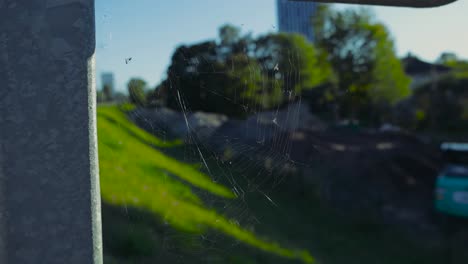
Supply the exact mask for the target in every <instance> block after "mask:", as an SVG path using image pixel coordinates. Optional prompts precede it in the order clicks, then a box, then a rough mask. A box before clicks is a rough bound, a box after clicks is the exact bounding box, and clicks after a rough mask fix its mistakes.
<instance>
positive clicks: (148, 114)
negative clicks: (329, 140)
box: [129, 107, 228, 142]
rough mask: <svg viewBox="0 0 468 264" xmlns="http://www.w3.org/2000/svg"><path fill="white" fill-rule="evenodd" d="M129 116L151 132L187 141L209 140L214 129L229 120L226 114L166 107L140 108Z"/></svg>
mask: <svg viewBox="0 0 468 264" xmlns="http://www.w3.org/2000/svg"><path fill="white" fill-rule="evenodd" d="M129 116H130V118H131V119H132V120H133V121H134V122H135V123H136V124H137V125H138V126H140V127H141V128H143V129H145V130H147V131H149V132H151V133H155V134H157V135H159V136H161V135H165V136H168V137H170V138H181V139H184V141H186V142H189V141H191V140H194V138H197V139H196V140H203V141H205V140H208V139H209V137H211V135H212V134H213V133H214V131H216V129H218V128H219V127H220V126H221V125H222V124H224V123H225V122H226V121H227V120H228V118H227V117H226V116H225V115H220V114H213V113H203V112H195V113H182V112H176V111H174V110H171V109H168V108H164V107H161V108H155V109H146V108H138V109H135V110H134V111H132V112H131V113H130V114H129Z"/></svg>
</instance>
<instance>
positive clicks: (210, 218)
mask: <svg viewBox="0 0 468 264" xmlns="http://www.w3.org/2000/svg"><path fill="white" fill-rule="evenodd" d="M125 109H126V110H129V109H131V106H129V105H126V106H125ZM97 124H98V143H99V145H98V150H99V168H100V180H101V195H102V200H103V202H104V203H105V204H109V205H111V206H116V207H125V208H126V207H132V208H136V209H138V210H143V211H147V212H150V213H151V214H152V215H154V217H155V218H158V219H161V220H163V221H164V222H166V223H168V224H169V225H170V226H172V227H173V228H175V229H177V230H180V231H183V232H188V233H196V234H198V233H204V232H213V231H214V232H220V233H222V234H224V235H226V236H229V237H232V238H233V239H235V240H238V241H241V242H243V243H244V244H246V245H249V246H251V247H253V248H257V249H261V250H263V251H265V252H269V253H272V254H275V255H278V256H282V257H285V258H291V259H296V260H301V261H302V262H305V263H312V262H314V259H313V258H312V257H311V256H310V254H309V253H308V252H307V251H305V250H296V249H286V248H284V247H282V246H280V245H279V244H278V243H275V242H271V241H270V240H268V239H262V238H259V237H258V236H257V235H256V234H254V233H252V232H250V231H248V230H246V229H244V228H242V227H241V226H239V225H237V224H235V222H234V221H231V219H228V218H226V217H225V216H223V215H221V214H220V213H218V212H217V211H216V210H215V209H213V208H208V207H207V206H205V205H204V202H203V200H202V199H201V198H200V197H199V196H198V195H197V194H195V193H196V192H195V191H194V190H197V191H198V192H201V191H202V192H205V193H208V194H210V195H213V196H217V197H221V198H223V199H236V197H235V195H234V193H233V192H232V191H231V190H230V189H229V188H227V187H225V186H223V185H221V184H219V183H216V182H214V181H213V180H212V179H211V178H210V177H208V176H207V175H205V174H204V173H202V172H200V171H198V170H197V169H196V168H195V167H194V166H193V165H192V164H187V163H183V162H180V161H178V160H176V159H174V158H172V157H169V156H168V155H166V154H164V152H163V151H162V149H168V148H174V147H178V146H180V145H181V144H182V143H181V142H180V141H171V142H167V141H163V140H160V139H158V138H156V137H154V136H153V135H151V134H149V133H147V132H145V131H144V130H142V129H140V128H138V127H137V126H135V125H134V124H132V123H131V122H130V121H129V120H128V119H127V118H126V115H125V113H124V112H123V109H119V108H118V107H116V106H100V107H98V110H97ZM104 225H106V222H105V221H104ZM132 234H134V233H132ZM134 235H135V234H134ZM135 236H136V237H137V240H138V237H144V232H142V231H141V230H140V231H139V232H138V233H137V234H136V235H135ZM124 245H125V244H124ZM129 245H133V244H129Z"/></svg>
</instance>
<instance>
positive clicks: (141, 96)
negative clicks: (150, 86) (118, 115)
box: [127, 78, 146, 106]
mask: <svg viewBox="0 0 468 264" xmlns="http://www.w3.org/2000/svg"><path fill="white" fill-rule="evenodd" d="M127 88H128V94H129V96H130V102H131V103H134V104H136V105H139V106H145V105H146V95H145V88H146V82H145V81H144V80H143V79H139V78H132V79H130V81H129V82H128V84H127Z"/></svg>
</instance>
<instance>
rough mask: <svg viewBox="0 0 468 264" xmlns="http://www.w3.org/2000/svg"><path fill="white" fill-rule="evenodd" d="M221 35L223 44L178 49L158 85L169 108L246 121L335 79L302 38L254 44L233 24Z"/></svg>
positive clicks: (267, 38)
mask: <svg viewBox="0 0 468 264" xmlns="http://www.w3.org/2000/svg"><path fill="white" fill-rule="evenodd" d="M219 33H220V36H219V38H220V41H219V42H217V41H215V40H213V41H206V42H202V43H198V44H194V45H190V46H180V47H178V48H177V50H176V51H175V53H174V55H173V56H172V61H171V65H170V66H169V68H168V71H167V76H168V78H167V79H166V80H165V81H164V82H163V83H161V85H160V87H164V89H165V91H166V92H167V93H166V95H167V96H166V98H167V105H168V106H169V107H172V108H177V109H183V110H192V111H196V110H202V111H207V112H218V113H224V114H227V115H230V116H235V117H243V116H245V115H246V114H248V113H250V112H256V111H260V110H264V109H270V108H274V107H278V106H279V105H281V104H284V103H286V102H288V101H289V100H294V99H295V98H296V97H297V96H299V95H300V94H301V93H302V91H304V90H306V89H311V88H314V87H315V86H317V85H318V84H320V83H321V82H324V81H325V80H327V79H329V75H330V74H331V67H330V66H329V64H328V63H327V62H326V61H324V60H320V59H319V58H318V54H317V53H316V51H315V48H314V46H313V45H312V44H310V43H308V42H307V41H306V39H305V38H304V37H302V36H300V35H291V34H268V35H265V36H262V37H260V38H257V39H254V38H252V37H251V36H250V35H246V36H240V30H239V29H237V28H235V27H233V26H230V25H225V26H223V27H221V29H220V32H219ZM322 62H325V63H322Z"/></svg>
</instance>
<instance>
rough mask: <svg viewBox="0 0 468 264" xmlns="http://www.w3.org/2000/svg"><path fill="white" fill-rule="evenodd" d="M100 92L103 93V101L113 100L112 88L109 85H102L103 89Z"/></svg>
mask: <svg viewBox="0 0 468 264" xmlns="http://www.w3.org/2000/svg"><path fill="white" fill-rule="evenodd" d="M102 92H103V93H104V100H105V101H112V99H113V94H112V88H111V87H110V86H109V85H104V87H103V88H102Z"/></svg>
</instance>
